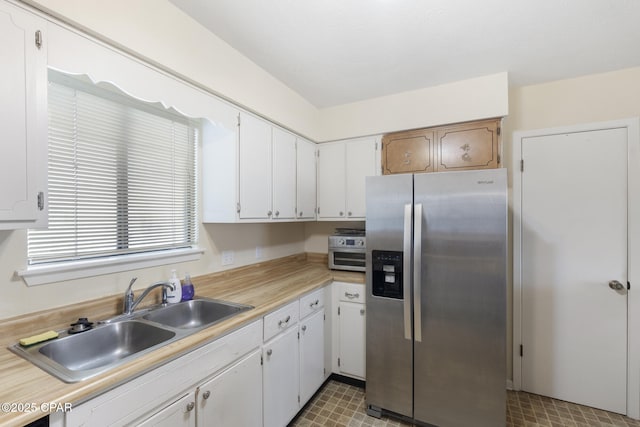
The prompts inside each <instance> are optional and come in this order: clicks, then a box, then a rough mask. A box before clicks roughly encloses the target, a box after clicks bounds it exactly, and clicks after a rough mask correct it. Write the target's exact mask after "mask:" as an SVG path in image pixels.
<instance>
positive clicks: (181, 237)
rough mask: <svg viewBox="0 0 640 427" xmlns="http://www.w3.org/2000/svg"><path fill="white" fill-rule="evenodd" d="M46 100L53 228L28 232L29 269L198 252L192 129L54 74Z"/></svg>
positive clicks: (164, 113) (166, 114)
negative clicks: (181, 250)
mask: <svg viewBox="0 0 640 427" xmlns="http://www.w3.org/2000/svg"><path fill="white" fill-rule="evenodd" d="M48 98H49V100H48V111H49V113H48V114H49V166H48V174H49V178H48V193H49V194H48V211H49V226H48V228H47V229H43V230H29V232H28V258H29V264H41V263H51V262H59V261H74V260H80V259H90V258H99V257H113V256H118V255H127V254H132V253H140V252H149V251H161V250H171V249H178V248H188V247H191V246H192V245H195V243H196V240H197V221H196V212H197V209H196V159H195V155H196V154H195V153H196V138H197V128H196V126H194V124H193V123H191V122H190V121H189V120H188V119H187V118H186V117H184V116H181V115H180V114H178V113H176V112H174V111H170V110H166V109H164V108H162V107H159V106H156V105H155V104H148V103H144V102H142V101H138V100H135V99H133V98H130V97H128V96H126V95H123V94H121V93H118V92H117V91H114V90H108V89H106V88H104V87H98V86H96V85H93V84H91V83H87V82H83V81H79V80H78V79H75V78H71V77H70V76H65V75H61V74H58V73H54V72H50V74H49V92H48Z"/></svg>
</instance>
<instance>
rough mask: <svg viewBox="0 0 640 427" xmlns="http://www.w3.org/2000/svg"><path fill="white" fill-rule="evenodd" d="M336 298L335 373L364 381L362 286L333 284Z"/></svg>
mask: <svg viewBox="0 0 640 427" xmlns="http://www.w3.org/2000/svg"><path fill="white" fill-rule="evenodd" d="M334 286H335V288H334V291H335V292H336V294H337V310H336V318H335V322H336V325H337V327H336V329H337V370H336V372H337V373H339V374H341V375H346V376H349V377H354V378H357V379H361V380H364V379H365V374H366V368H365V361H366V353H365V352H366V345H365V331H366V329H365V327H366V308H365V290H364V289H365V288H364V285H358V284H351V283H340V282H334Z"/></svg>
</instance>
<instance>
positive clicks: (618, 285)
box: [609, 280, 624, 291]
mask: <svg viewBox="0 0 640 427" xmlns="http://www.w3.org/2000/svg"><path fill="white" fill-rule="evenodd" d="M609 287H610V288H611V289H613V290H614V291H621V290H623V289H624V285H623V284H622V283H620V282H618V281H617V280H611V281H610V282H609Z"/></svg>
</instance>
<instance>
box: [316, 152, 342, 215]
mask: <svg viewBox="0 0 640 427" xmlns="http://www.w3.org/2000/svg"><path fill="white" fill-rule="evenodd" d="M318 153H319V154H318V219H324V218H336V219H343V218H344V216H345V213H344V211H345V200H346V199H345V197H346V191H347V188H346V185H345V184H346V175H345V168H346V152H345V144H344V142H331V143H327V144H320V145H319V146H318Z"/></svg>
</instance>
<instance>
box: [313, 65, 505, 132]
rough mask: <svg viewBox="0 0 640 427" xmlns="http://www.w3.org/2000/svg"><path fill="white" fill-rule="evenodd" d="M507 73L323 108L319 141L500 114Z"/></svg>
mask: <svg viewBox="0 0 640 427" xmlns="http://www.w3.org/2000/svg"><path fill="white" fill-rule="evenodd" d="M508 86H509V82H508V75H507V73H506V72H505V73H498V74H492V75H489V76H484V77H478V78H474V79H468V80H462V81H458V82H454V83H447V84H443V85H439V86H433V87H428V88H423V89H419V90H413V91H409V92H402V93H397V94H394V95H389V96H383V97H380V98H375V99H369V100H366V101H360V102H354V103H351V104H345V105H339V106H337V107H331V108H325V109H322V110H320V141H331V140H334V139H342V138H348V137H354V136H363V135H373V134H379V133H386V132H393V131H398V130H406V129H417V128H423V127H429V126H436V125H443V124H448V123H459V122H466V121H470V120H478V119H486V118H492V117H502V116H506V115H507V114H508V113H509V99H508V96H509V92H508Z"/></svg>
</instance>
